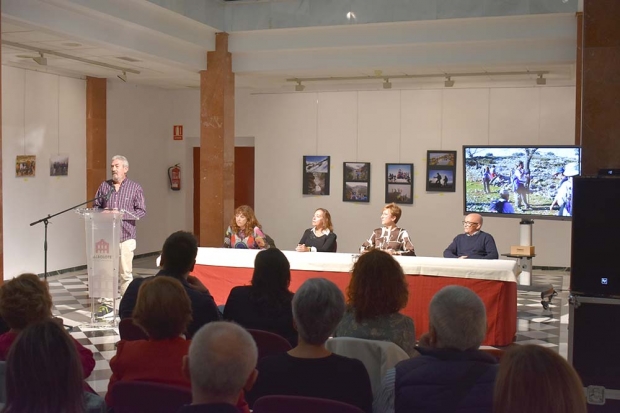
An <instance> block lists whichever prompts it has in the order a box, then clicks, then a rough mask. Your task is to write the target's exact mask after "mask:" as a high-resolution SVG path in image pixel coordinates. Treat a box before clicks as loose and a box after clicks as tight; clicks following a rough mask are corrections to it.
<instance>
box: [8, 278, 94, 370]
mask: <svg viewBox="0 0 620 413" xmlns="http://www.w3.org/2000/svg"><path fill="white" fill-rule="evenodd" d="M0 315H2V318H3V319H4V321H6V323H7V324H8V326H9V327H10V328H11V330H9V331H8V332H7V333H4V334H2V335H0V360H6V357H7V354H8V352H9V349H10V348H11V345H12V344H13V342H14V341H15V339H16V338H17V336H18V334H19V333H20V332H21V331H22V330H23V329H25V328H26V327H28V326H29V325H30V324H33V323H38V322H42V321H45V320H49V319H52V296H51V295H50V292H49V290H48V287H47V283H46V282H45V281H42V280H40V279H39V277H37V276H36V275H34V274H28V273H27V274H21V275H19V276H17V277H15V278H13V279H12V280H10V281H7V282H5V283H4V285H3V286H2V287H0ZM73 344H74V345H75V348H76V350H77V351H78V354H79V356H80V361H81V363H82V371H83V376H84V378H86V377H88V376H90V373H91V372H92V371H93V369H94V368H95V358H94V357H93V352H92V351H90V350H89V349H87V348H86V347H84V346H83V345H81V344H80V343H78V342H77V341H76V340H74V339H73Z"/></svg>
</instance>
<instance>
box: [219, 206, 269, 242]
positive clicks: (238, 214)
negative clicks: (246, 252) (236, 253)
mask: <svg viewBox="0 0 620 413" xmlns="http://www.w3.org/2000/svg"><path fill="white" fill-rule="evenodd" d="M224 248H240V249H267V248H269V244H268V243H267V242H266V241H265V234H264V233H263V230H262V229H261V225H260V224H259V223H258V220H257V219H256V215H254V210H253V209H252V208H251V207H249V206H247V205H241V206H240V207H238V208H237V209H235V216H234V217H233V218H232V219H231V220H230V226H229V227H228V229H227V230H226V234H225V235H224Z"/></svg>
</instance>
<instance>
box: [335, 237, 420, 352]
mask: <svg viewBox="0 0 620 413" xmlns="http://www.w3.org/2000/svg"><path fill="white" fill-rule="evenodd" d="M408 299H409V287H408V285H407V281H406V280H405V274H404V273H403V269H402V267H401V266H400V264H399V263H398V262H397V261H396V260H395V259H394V258H392V257H391V256H390V255H388V254H386V253H385V252H383V251H379V250H377V249H373V250H371V251H369V252H368V253H366V254H364V255H362V256H361V257H360V258H359V259H358V260H357V262H356V263H355V265H353V273H352V274H351V282H350V283H349V287H348V288H347V300H348V306H347V311H346V312H345V313H344V316H343V317H342V321H341V322H340V324H339V325H338V328H337V329H336V332H335V333H334V336H338V337H354V338H363V339H367V340H382V341H391V342H392V343H394V344H396V345H398V346H399V347H400V348H402V349H403V350H405V351H406V352H407V354H409V355H410V356H413V355H414V354H415V349H414V347H415V327H414V325H413V320H412V319H411V317H408V316H406V315H402V314H400V313H399V311H400V310H402V309H403V308H405V306H406V305H407V300H408Z"/></svg>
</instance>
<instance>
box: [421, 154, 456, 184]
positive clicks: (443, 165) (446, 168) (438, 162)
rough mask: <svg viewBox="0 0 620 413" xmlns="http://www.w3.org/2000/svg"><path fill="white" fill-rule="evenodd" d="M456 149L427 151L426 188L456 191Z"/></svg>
mask: <svg viewBox="0 0 620 413" xmlns="http://www.w3.org/2000/svg"><path fill="white" fill-rule="evenodd" d="M455 182H456V151H427V155H426V190H427V191H429V192H455V191H456V185H455Z"/></svg>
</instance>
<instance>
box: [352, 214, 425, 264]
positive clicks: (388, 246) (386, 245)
mask: <svg viewBox="0 0 620 413" xmlns="http://www.w3.org/2000/svg"><path fill="white" fill-rule="evenodd" d="M401 214H402V211H401V210H400V207H399V206H398V205H396V204H395V203H391V204H387V205H386V206H385V207H384V208H383V213H382V214H381V225H382V227H381V228H377V229H375V230H374V231H373V232H372V234H371V235H370V238H368V239H367V240H366V242H364V244H362V247H361V248H360V252H361V253H362V254H363V253H365V252H366V251H368V250H370V249H372V248H377V249H380V250H383V251H385V252H387V253H388V254H390V255H412V256H415V249H414V248H413V244H412V243H411V239H410V238H409V234H408V233H407V231H406V230H404V229H402V228H399V227H397V226H396V223H397V222H398V220H399V219H400V216H401Z"/></svg>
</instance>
